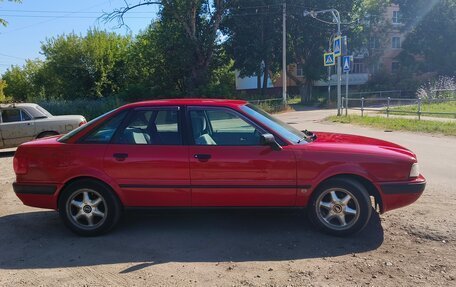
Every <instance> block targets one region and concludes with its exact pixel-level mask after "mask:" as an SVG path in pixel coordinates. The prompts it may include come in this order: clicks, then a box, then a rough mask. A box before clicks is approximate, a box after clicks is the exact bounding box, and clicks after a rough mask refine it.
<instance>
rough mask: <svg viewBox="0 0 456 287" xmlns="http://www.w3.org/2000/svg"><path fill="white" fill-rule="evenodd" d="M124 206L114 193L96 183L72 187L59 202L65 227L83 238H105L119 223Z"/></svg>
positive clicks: (84, 182)
mask: <svg viewBox="0 0 456 287" xmlns="http://www.w3.org/2000/svg"><path fill="white" fill-rule="evenodd" d="M120 213H121V205H120V202H119V200H118V199H117V197H116V196H115V195H114V194H113V192H112V191H111V190H110V189H109V188H107V187H106V186H105V185H104V184H102V183H100V182H97V181H93V180H81V181H77V182H74V183H71V184H70V185H69V186H68V187H67V188H65V190H64V191H63V194H62V196H61V197H60V200H59V214H60V217H61V218H62V219H63V222H64V223H65V225H66V226H67V227H68V228H70V229H71V230H72V231H73V232H75V233H77V234H79V235H82V236H96V235H101V234H104V233H106V232H108V231H109V230H111V229H112V228H113V227H114V226H115V225H116V224H117V222H118V221H119V218H120Z"/></svg>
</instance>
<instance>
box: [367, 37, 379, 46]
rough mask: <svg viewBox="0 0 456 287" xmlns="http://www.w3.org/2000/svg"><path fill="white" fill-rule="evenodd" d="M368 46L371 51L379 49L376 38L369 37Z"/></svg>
mask: <svg viewBox="0 0 456 287" xmlns="http://www.w3.org/2000/svg"><path fill="white" fill-rule="evenodd" d="M369 46H370V48H371V49H378V48H380V43H379V41H378V38H376V37H371V38H370V39H369Z"/></svg>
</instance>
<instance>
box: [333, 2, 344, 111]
mask: <svg viewBox="0 0 456 287" xmlns="http://www.w3.org/2000/svg"><path fill="white" fill-rule="evenodd" d="M332 13H333V16H334V18H335V19H336V21H337V36H339V37H340V36H341V32H340V15H339V11H337V10H335V9H334V10H333V12H332ZM340 49H342V42H341V47H340ZM338 58H339V59H337V115H338V116H340V115H341V111H340V106H341V98H340V97H341V94H342V89H341V82H342V63H341V59H342V57H341V56H339V57H338Z"/></svg>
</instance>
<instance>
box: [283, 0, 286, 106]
mask: <svg viewBox="0 0 456 287" xmlns="http://www.w3.org/2000/svg"><path fill="white" fill-rule="evenodd" d="M282 14H283V15H282V17H283V22H282V99H283V103H284V104H286V103H287V2H286V1H285V0H284V1H283V13H282Z"/></svg>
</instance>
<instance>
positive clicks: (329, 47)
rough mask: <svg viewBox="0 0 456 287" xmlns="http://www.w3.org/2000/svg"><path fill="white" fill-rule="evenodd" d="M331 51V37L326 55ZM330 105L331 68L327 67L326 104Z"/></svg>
mask: <svg viewBox="0 0 456 287" xmlns="http://www.w3.org/2000/svg"><path fill="white" fill-rule="evenodd" d="M331 51H332V36H331V37H330V38H329V41H328V53H329V52H331ZM330 103H331V66H328V104H330Z"/></svg>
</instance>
